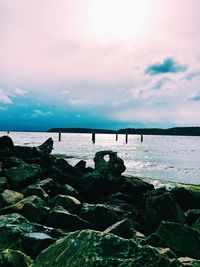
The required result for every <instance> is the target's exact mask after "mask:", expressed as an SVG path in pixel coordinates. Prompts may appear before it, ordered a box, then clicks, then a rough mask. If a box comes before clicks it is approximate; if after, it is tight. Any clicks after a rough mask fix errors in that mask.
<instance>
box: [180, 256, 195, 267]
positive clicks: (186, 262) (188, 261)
mask: <svg viewBox="0 0 200 267" xmlns="http://www.w3.org/2000/svg"><path fill="white" fill-rule="evenodd" d="M178 260H179V261H180V262H181V263H182V264H183V266H186V267H199V266H200V260H195V259H192V258H189V257H181V258H179V259H178Z"/></svg>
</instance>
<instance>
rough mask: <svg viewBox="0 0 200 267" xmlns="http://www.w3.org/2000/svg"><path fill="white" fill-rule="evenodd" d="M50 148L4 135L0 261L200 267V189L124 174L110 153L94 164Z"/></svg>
mask: <svg viewBox="0 0 200 267" xmlns="http://www.w3.org/2000/svg"><path fill="white" fill-rule="evenodd" d="M52 149H53V140H52V139H51V138H49V139H48V140H47V141H46V142H45V143H43V144H42V145H40V146H39V147H23V146H15V145H14V144H13V141H12V139H11V138H9V137H8V136H2V137H0V267H28V266H29V267H79V266H82V267H104V266H106V267H179V266H200V192H198V191H192V190H188V189H185V188H179V187H177V188H174V189H172V190H170V191H169V190H167V189H166V188H164V187H163V188H159V189H155V188H154V187H153V185H151V184H149V183H147V182H145V181H143V180H141V179H139V178H136V177H131V178H130V177H126V176H124V175H123V173H124V171H125V166H124V162H123V160H122V159H121V158H119V157H118V156H117V154H116V153H115V152H112V151H100V152H97V153H96V155H94V156H95V157H94V163H95V167H94V169H93V168H90V167H87V166H86V162H85V161H83V160H81V161H80V162H78V163H77V164H76V165H75V166H71V165H70V164H69V163H68V162H67V161H66V160H65V159H62V158H59V159H57V158H56V157H54V156H53V155H51V151H52ZM66 153H67V151H66Z"/></svg>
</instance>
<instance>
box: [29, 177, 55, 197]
mask: <svg viewBox="0 0 200 267" xmlns="http://www.w3.org/2000/svg"><path fill="white" fill-rule="evenodd" d="M34 185H35V186H39V187H41V188H42V189H43V190H44V191H45V192H46V193H47V194H48V195H49V196H55V195H57V194H58V192H60V185H59V184H58V183H57V182H55V181H54V180H53V179H52V178H46V179H44V180H41V181H39V182H37V183H36V184H34Z"/></svg>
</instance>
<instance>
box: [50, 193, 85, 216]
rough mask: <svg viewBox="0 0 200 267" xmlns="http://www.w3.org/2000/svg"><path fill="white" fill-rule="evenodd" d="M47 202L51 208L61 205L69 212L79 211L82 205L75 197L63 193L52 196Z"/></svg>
mask: <svg viewBox="0 0 200 267" xmlns="http://www.w3.org/2000/svg"><path fill="white" fill-rule="evenodd" d="M49 204H50V206H51V207H52V208H55V207H57V206H61V207H63V208H64V209H66V210H67V211H69V212H71V213H76V212H78V211H80V209H81V205H82V204H81V202H80V201H79V200H78V199H76V198H75V197H72V196H65V195H57V196H55V197H53V198H52V199H51V200H50V202H49Z"/></svg>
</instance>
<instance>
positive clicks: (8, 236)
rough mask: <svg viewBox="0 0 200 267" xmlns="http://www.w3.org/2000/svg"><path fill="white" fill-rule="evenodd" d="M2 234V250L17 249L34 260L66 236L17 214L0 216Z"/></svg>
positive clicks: (0, 231) (0, 247)
mask: <svg viewBox="0 0 200 267" xmlns="http://www.w3.org/2000/svg"><path fill="white" fill-rule="evenodd" d="M0 233H1V234H0V250H5V249H7V248H10V249H17V250H20V251H22V252H24V253H26V254H27V255H28V256H31V257H33V258H35V257H36V256H37V255H38V254H39V253H40V252H41V251H42V250H43V249H45V248H46V247H48V246H49V245H50V244H51V243H53V242H54V241H55V240H56V239H58V238H61V237H63V236H64V233H62V232H61V231H58V230H55V229H53V228H49V227H44V226H43V225H39V224H34V223H31V222H29V221H28V220H26V219H25V218H24V217H23V216H21V215H19V214H17V213H13V214H8V215H3V216H0Z"/></svg>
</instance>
